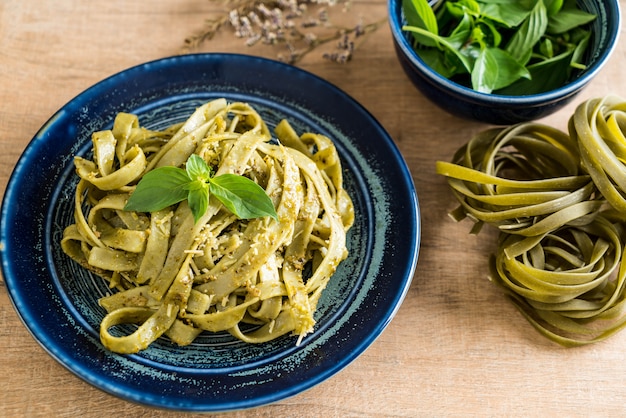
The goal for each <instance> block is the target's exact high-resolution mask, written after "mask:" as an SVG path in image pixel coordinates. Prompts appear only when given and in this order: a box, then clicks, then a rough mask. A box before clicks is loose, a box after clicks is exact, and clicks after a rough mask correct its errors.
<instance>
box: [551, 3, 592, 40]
mask: <svg viewBox="0 0 626 418" xmlns="http://www.w3.org/2000/svg"><path fill="white" fill-rule="evenodd" d="M595 18H596V15H594V14H591V13H587V12H585V11H584V10H580V9H563V10H561V11H560V12H559V13H557V14H556V15H554V16H552V17H551V18H550V20H549V21H548V33H551V34H555V35H557V34H561V33H565V32H567V31H570V30H572V29H574V28H576V27H578V26H582V25H586V24H587V23H589V22H592V21H593V20H594V19H595Z"/></svg>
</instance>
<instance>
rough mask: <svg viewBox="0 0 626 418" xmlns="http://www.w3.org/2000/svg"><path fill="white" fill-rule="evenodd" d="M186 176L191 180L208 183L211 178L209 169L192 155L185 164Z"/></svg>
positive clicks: (200, 159) (202, 161)
mask: <svg viewBox="0 0 626 418" xmlns="http://www.w3.org/2000/svg"><path fill="white" fill-rule="evenodd" d="M185 168H186V169H187V175H188V176H189V178H190V179H191V180H202V181H205V182H206V181H208V180H209V178H211V168H209V166H208V165H207V163H206V162H205V161H204V159H203V158H202V157H200V156H199V155H197V154H192V155H191V156H190V157H189V159H188V160H187V163H186V164H185Z"/></svg>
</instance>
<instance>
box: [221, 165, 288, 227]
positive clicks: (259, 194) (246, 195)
mask: <svg viewBox="0 0 626 418" xmlns="http://www.w3.org/2000/svg"><path fill="white" fill-rule="evenodd" d="M209 190H210V192H211V194H212V195H213V196H215V197H216V198H217V199H218V200H219V201H220V202H222V204H223V205H224V206H225V207H226V208H227V209H228V210H230V211H231V212H232V213H234V214H235V215H237V216H238V217H239V218H241V219H252V218H259V217H263V216H271V217H272V218H274V219H276V220H278V215H277V214H276V210H275V209H274V204H273V203H272V200H271V199H270V198H269V196H268V195H267V193H265V190H263V188H262V187H261V186H259V185H258V184H256V183H255V182H253V181H252V180H250V179H248V178H246V177H243V176H238V175H236V174H222V175H220V176H216V177H213V178H212V179H210V181H209Z"/></svg>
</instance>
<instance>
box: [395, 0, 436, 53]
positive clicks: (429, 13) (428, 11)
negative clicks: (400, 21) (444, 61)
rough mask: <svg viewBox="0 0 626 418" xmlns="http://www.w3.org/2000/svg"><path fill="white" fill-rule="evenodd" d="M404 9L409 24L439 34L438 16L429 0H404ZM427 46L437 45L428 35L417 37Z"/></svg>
mask: <svg viewBox="0 0 626 418" xmlns="http://www.w3.org/2000/svg"><path fill="white" fill-rule="evenodd" d="M402 11H403V12H404V17H405V19H406V22H407V25H408V26H415V27H417V28H420V29H423V30H425V31H427V32H430V33H432V34H435V35H438V34H439V28H438V27H437V18H436V17H435V12H433V9H432V8H431V7H430V5H429V4H428V1H427V0H402ZM416 40H417V41H418V42H419V43H421V44H422V45H425V46H436V43H435V42H433V41H432V39H431V38H428V37H424V38H422V37H419V38H417V37H416Z"/></svg>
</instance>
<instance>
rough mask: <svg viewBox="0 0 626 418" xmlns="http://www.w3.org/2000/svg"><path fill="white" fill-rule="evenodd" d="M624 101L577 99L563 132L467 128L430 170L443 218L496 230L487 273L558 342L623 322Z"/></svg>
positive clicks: (608, 331) (581, 339)
mask: <svg viewBox="0 0 626 418" xmlns="http://www.w3.org/2000/svg"><path fill="white" fill-rule="evenodd" d="M625 132H626V101H624V100H623V99H621V98H618V97H613V96H610V97H605V98H596V99H591V100H588V101H586V102H584V103H582V104H580V105H579V106H578V107H577V108H576V110H575V113H574V114H573V115H572V116H571V118H570V120H569V123H568V132H567V133H565V132H562V131H560V130H558V129H555V128H552V127H550V126H547V125H544V124H539V123H534V122H526V123H521V124H517V125H514V126H510V127H506V128H494V129H489V130H486V131H484V132H481V133H479V134H478V135H476V136H474V137H473V138H472V139H471V140H470V141H469V142H468V143H467V144H466V145H464V146H463V147H462V148H460V149H459V150H458V151H457V153H456V154H455V155H454V157H453V159H452V161H451V162H437V172H438V173H439V174H442V175H444V176H446V177H447V181H448V184H449V185H450V188H451V190H452V192H453V194H454V196H455V198H456V199H457V200H458V202H459V203H460V205H459V207H458V208H457V209H455V210H454V211H452V212H451V216H452V217H453V218H454V219H455V220H457V221H460V220H462V219H464V218H469V219H471V220H472V221H473V225H474V226H473V228H472V231H471V232H472V233H478V232H479V231H480V229H481V228H482V226H483V225H485V224H488V225H492V226H495V227H496V228H498V230H499V231H500V237H499V245H498V250H497V252H496V254H494V255H493V256H492V257H491V264H490V271H491V273H490V278H491V280H492V281H493V282H494V283H496V284H498V285H500V286H501V287H502V288H503V289H504V290H505V293H506V294H507V295H508V296H509V298H510V299H511V300H512V301H513V302H514V304H515V306H516V307H517V308H518V309H519V310H520V312H522V314H523V315H524V317H525V318H526V319H527V320H528V321H529V322H530V323H531V324H532V325H533V326H534V327H535V328H536V329H537V330H538V331H539V332H541V333H542V334H543V335H545V336H546V337H548V338H550V339H552V340H553V341H555V342H557V343H559V344H561V345H564V346H578V345H584V344H589V343H593V342H596V341H600V340H603V339H606V338H607V337H609V336H611V335H613V334H614V333H616V332H617V331H619V330H620V329H622V328H623V327H624V326H626V312H625V311H624V298H625V290H624V276H625V275H626V270H625V267H626V266H624V264H625V263H626V260H625V257H624V250H625V242H626V241H625V239H626V237H625V235H624V234H625V232H624V229H625V225H626V223H625V222H626V217H625V216H624V215H623V214H624V213H626V166H625V164H624V163H625V162H626V136H625V134H624V133H625Z"/></svg>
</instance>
